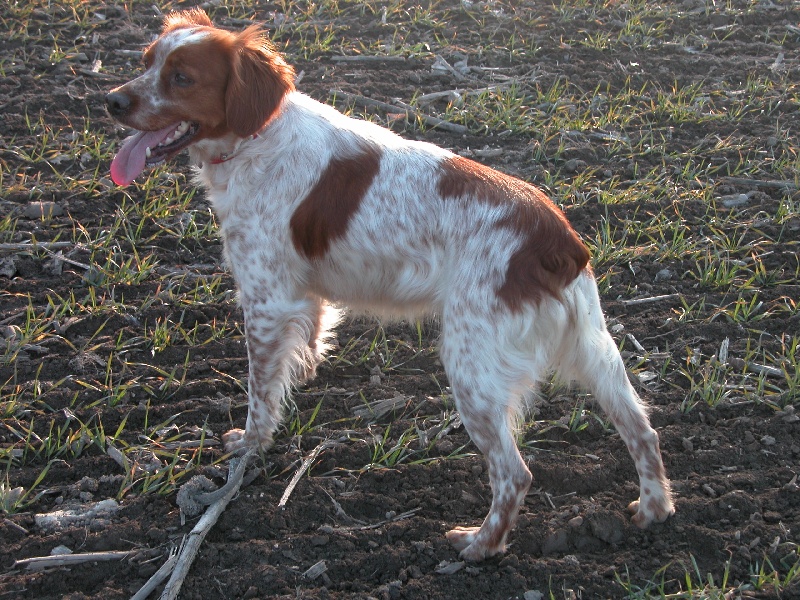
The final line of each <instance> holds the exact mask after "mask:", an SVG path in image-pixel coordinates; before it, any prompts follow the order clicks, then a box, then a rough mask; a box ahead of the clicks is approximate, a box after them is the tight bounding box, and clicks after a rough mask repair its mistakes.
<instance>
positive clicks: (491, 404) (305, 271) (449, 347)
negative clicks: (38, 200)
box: [106, 10, 674, 560]
mask: <svg viewBox="0 0 800 600" xmlns="http://www.w3.org/2000/svg"><path fill="white" fill-rule="evenodd" d="M144 66H145V71H144V73H143V74H142V75H141V76H139V77H138V78H136V79H134V80H133V81H131V82H129V83H126V84H125V85H123V86H121V87H118V88H116V89H115V90H113V91H112V92H111V93H109V94H108V96H107V98H106V102H107V105H108V111H109V112H110V114H111V115H112V116H113V117H114V118H115V119H116V120H118V121H119V122H120V123H122V124H123V125H125V126H127V127H130V128H133V129H136V130H138V132H137V133H136V134H135V135H133V136H132V137H130V138H128V140H126V141H125V142H124V144H123V146H122V148H121V149H120V151H119V153H118V154H117V156H116V158H115V159H114V162H113V164H112V166H111V173H112V176H113V179H114V181H115V182H117V183H118V184H120V185H127V184H129V183H130V182H131V181H133V179H134V178H135V177H136V176H137V175H138V174H139V173H140V172H141V171H142V170H143V169H144V168H145V166H146V165H152V164H157V163H160V162H162V161H164V160H166V159H168V158H170V157H172V156H173V155H174V154H176V153H177V152H179V151H180V150H182V149H183V148H188V149H189V154H190V157H191V159H192V161H193V162H194V164H195V165H197V168H196V179H197V181H198V182H199V183H200V184H202V185H203V186H204V187H205V188H206V190H207V192H208V197H209V198H210V201H211V203H212V205H213V207H214V210H215V211H216V214H217V216H218V218H219V223H220V229H221V234H222V237H223V239H224V244H225V252H226V255H227V259H228V263H229V264H230V268H231V270H232V271H233V276H234V278H235V279H236V283H237V285H238V288H239V293H240V298H241V304H242V308H243V310H244V317H245V327H246V336H247V351H248V357H249V362H250V373H249V391H248V397H249V412H248V416H247V423H246V425H245V429H244V430H240V429H235V430H232V431H229V432H228V433H227V434H225V436H224V439H225V444H226V448H227V449H228V450H237V449H241V448H244V447H247V446H252V445H258V446H261V447H264V448H266V447H269V446H270V445H271V444H272V436H273V434H274V432H275V430H276V428H277V427H278V425H279V422H280V420H281V404H282V401H283V399H284V396H285V395H286V394H287V392H288V391H289V388H290V386H291V385H292V384H294V383H297V382H300V381H302V380H304V379H306V378H308V377H310V376H313V375H314V372H315V369H316V367H317V365H318V364H319V362H320V361H321V360H322V359H323V356H324V353H325V350H326V349H327V346H326V343H325V341H326V339H327V338H328V337H329V336H330V329H331V327H332V326H333V325H334V324H335V323H336V322H337V318H338V314H339V312H338V310H337V309H336V308H334V307H333V306H334V305H339V304H345V305H347V306H349V307H351V308H354V309H363V310H367V311H369V312H371V313H379V314H401V315H410V314H435V315H437V316H438V318H439V319H440V321H441V340H440V353H441V360H442V362H443V364H444V366H445V369H446V371H447V376H448V378H449V382H450V386H451V389H452V392H453V396H454V398H455V403H456V406H457V407H458V410H459V413H460V416H461V419H462V421H463V423H464V425H465V426H466V429H467V431H468V432H469V434H470V436H471V438H472V440H473V441H474V443H475V445H476V446H477V447H478V448H479V449H480V450H481V451H482V452H483V454H484V455H485V457H486V461H487V463H488V471H489V477H490V481H491V486H492V490H493V499H492V505H491V509H490V510H489V514H488V515H487V517H486V519H485V520H484V521H483V524H482V525H481V526H480V527H458V528H456V529H454V530H452V531H450V532H449V533H448V534H447V537H448V539H449V540H450V541H451V542H452V544H453V545H454V546H455V548H456V549H458V550H460V551H461V557H462V558H464V559H467V560H481V559H484V558H486V557H489V556H492V555H494V554H497V553H500V552H503V551H504V550H505V547H506V537H507V536H508V533H509V531H510V530H511V528H512V526H513V524H514V521H515V520H516V517H517V513H518V511H519V507H520V505H521V504H522V502H523V501H524V498H525V494H526V492H527V491H528V488H529V486H530V484H531V473H530V471H529V470H528V468H527V466H526V465H525V462H524V461H523V460H522V457H521V456H520V453H519V450H518V449H517V446H516V444H515V440H514V427H515V424H516V421H517V419H518V418H519V417H520V415H521V412H522V410H523V408H524V402H523V400H522V398H523V397H524V396H525V392H526V390H528V389H529V387H530V386H531V385H533V384H535V383H536V382H537V380H540V379H541V378H542V377H543V375H544V374H545V373H547V372H548V371H550V370H557V371H558V373H559V374H560V375H561V377H562V378H563V379H566V380H574V381H577V382H578V383H580V384H582V385H584V386H585V387H587V388H588V389H589V390H590V391H591V392H593V393H594V395H595V397H596V399H597V401H598V402H599V403H600V405H601V406H602V407H603V409H604V410H605V411H606V413H607V414H608V416H609V417H610V418H611V420H612V421H613V423H614V425H615V426H616V428H617V430H618V431H619V433H620V435H621V437H622V439H623V440H624V442H625V444H626V445H627V447H628V450H629V451H630V454H631V456H632V457H633V459H634V461H635V464H636V471H637V473H638V475H639V480H640V493H639V499H638V500H635V501H634V502H632V503H631V504H630V506H629V509H630V510H631V512H632V513H633V521H634V523H636V525H638V526H639V527H646V526H647V525H649V524H650V523H652V522H653V521H664V520H665V519H666V518H667V517H669V516H670V515H671V514H673V512H674V508H673V505H672V500H671V498H670V488H669V481H668V480H667V477H666V474H665V471H664V466H663V463H662V460H661V454H660V450H659V444H658V435H657V434H656V432H655V431H654V430H653V429H652V428H651V426H650V423H649V420H648V418H647V414H646V412H645V409H644V407H643V404H642V402H641V400H640V399H639V397H638V396H637V394H636V392H635V391H634V390H633V388H632V387H631V384H630V382H629V381H628V378H627V376H626V372H625V366H624V364H623V361H622V359H621V357H620V355H619V352H618V351H617V347H616V345H615V343H614V341H613V339H612V338H611V336H610V335H609V333H608V331H607V329H606V325H605V320H604V318H603V313H602V311H601V308H600V299H599V296H598V291H597V285H596V282H595V279H594V276H593V274H592V270H591V268H590V266H589V252H588V250H587V249H586V246H585V245H584V244H583V243H582V242H581V240H580V238H579V237H578V235H577V234H576V233H575V231H574V230H573V229H572V227H571V226H570V224H569V223H568V222H567V220H566V218H565V217H564V215H563V213H562V212H561V211H560V210H559V209H558V208H557V207H556V206H555V205H554V204H553V203H552V202H551V201H550V199H549V198H548V197H547V196H545V194H544V193H542V191H540V190H539V189H537V188H536V187H534V186H532V185H530V184H528V183H526V182H524V181H521V180H519V179H515V178H513V177H510V176H508V175H504V174H502V173H499V172H497V171H494V170H492V169H490V168H488V167H485V166H483V165H481V164H478V163H475V162H472V161H470V160H467V159H465V158H462V157H459V156H457V155H455V154H453V153H451V152H448V151H447V150H443V149H441V148H438V147H436V146H433V145H430V144H427V143H421V142H412V141H406V140H404V139H402V138H400V137H399V136H397V135H395V134H394V133H392V132H390V131H388V130H386V129H384V128H382V127H379V126H377V125H374V124H372V123H368V122H364V121H360V120H355V119H351V118H348V117H346V116H344V115H342V114H341V113H339V112H337V111H336V110H335V109H333V108H331V107H329V106H326V105H324V104H320V103H319V102H316V101H314V100H312V99H311V98H309V97H307V96H305V95H303V94H301V93H299V92H297V91H295V89H294V72H293V70H292V68H291V67H290V66H289V65H287V64H286V62H285V61H284V59H283V58H282V57H281V56H280V55H279V54H277V53H276V52H275V51H274V49H273V48H272V46H271V45H270V44H269V42H268V41H267V40H266V39H265V38H264V37H263V36H262V34H261V33H260V31H259V29H258V28H257V27H249V28H248V29H246V30H245V31H243V32H241V33H232V32H229V31H225V30H222V29H218V28H215V27H214V26H213V25H212V24H211V21H210V20H209V19H208V17H207V16H206V15H205V13H203V12H202V11H199V10H192V11H186V12H180V13H175V14H172V15H170V16H168V17H167V19H166V23H165V26H164V29H163V32H162V34H161V36H160V37H159V38H158V39H157V40H156V41H155V42H154V43H153V44H152V45H150V46H149V47H148V48H147V49H146V50H145V52H144Z"/></svg>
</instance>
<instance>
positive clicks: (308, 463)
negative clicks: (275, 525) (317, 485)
mask: <svg viewBox="0 0 800 600" xmlns="http://www.w3.org/2000/svg"><path fill="white" fill-rule="evenodd" d="M333 445H334V442H331V441H324V442H322V443H321V444H320V445H318V446H317V447H316V448H314V449H313V450H312V451H311V454H309V455H308V457H306V459H305V460H304V461H303V464H301V465H300V468H299V469H297V472H296V473H295V474H294V477H292V480H291V481H290V482H289V485H288V486H287V487H286V490H285V491H284V492H283V496H281V500H280V502H278V508H283V507H284V506H286V503H287V502H288V501H289V496H291V495H292V492H293V491H294V488H295V487H297V484H298V483H300V480H301V479H302V478H303V474H304V473H305V472H306V471H308V469H309V468H310V467H311V465H312V463H313V462H314V461H315V460H317V457H318V456H319V455H320V452H322V451H323V450H326V449H328V448H332V447H333Z"/></svg>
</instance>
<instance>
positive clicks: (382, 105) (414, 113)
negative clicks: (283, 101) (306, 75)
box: [331, 90, 469, 134]
mask: <svg viewBox="0 0 800 600" xmlns="http://www.w3.org/2000/svg"><path fill="white" fill-rule="evenodd" d="M331 94H334V95H335V96H336V97H338V98H343V99H344V100H345V101H347V102H352V103H354V104H356V105H358V106H363V107H373V108H379V109H380V110H383V111H385V112H390V113H405V115H406V118H407V119H408V118H409V117H410V118H413V119H420V120H421V121H422V122H423V123H425V124H426V125H430V126H431V127H436V128H438V129H443V130H445V131H450V132H452V133H461V134H464V133H469V128H468V127H465V126H464V125H458V124H456V123H450V122H449V121H444V120H442V119H439V118H437V117H432V116H430V115H426V114H423V113H421V112H419V111H418V110H415V109H413V108H411V107H408V108H403V107H401V106H395V105H394V104H389V103H388V102H381V101H380V100H373V99H372V98H367V97H366V96H359V95H358V94H348V93H347V92H342V91H338V90H331Z"/></svg>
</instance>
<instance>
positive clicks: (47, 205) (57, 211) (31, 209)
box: [22, 202, 64, 219]
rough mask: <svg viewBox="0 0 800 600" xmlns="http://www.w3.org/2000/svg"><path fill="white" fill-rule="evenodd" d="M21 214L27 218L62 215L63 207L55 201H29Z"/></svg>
mask: <svg viewBox="0 0 800 600" xmlns="http://www.w3.org/2000/svg"><path fill="white" fill-rule="evenodd" d="M22 214H23V215H25V217H26V218H28V219H50V218H52V217H60V216H62V215H63V214H64V209H63V208H61V207H60V206H59V205H58V204H56V203H55V202H31V203H30V204H28V205H27V206H26V207H25V209H24V210H23V211H22Z"/></svg>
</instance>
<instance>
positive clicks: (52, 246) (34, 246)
mask: <svg viewBox="0 0 800 600" xmlns="http://www.w3.org/2000/svg"><path fill="white" fill-rule="evenodd" d="M75 245H76V244H75V243H74V242H12V243H7V244H0V252H24V251H26V250H38V249H41V250H57V249H59V248H68V247H70V246H75Z"/></svg>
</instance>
